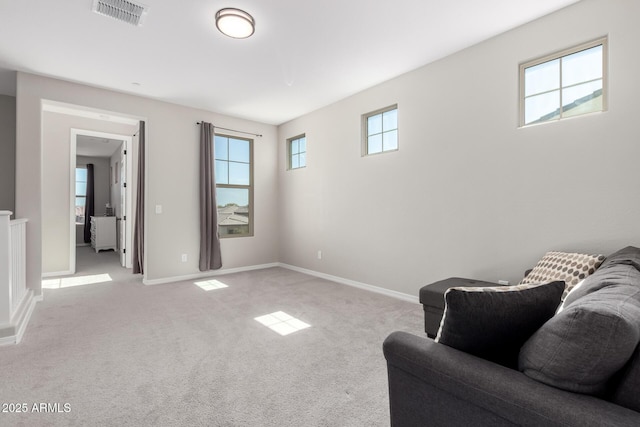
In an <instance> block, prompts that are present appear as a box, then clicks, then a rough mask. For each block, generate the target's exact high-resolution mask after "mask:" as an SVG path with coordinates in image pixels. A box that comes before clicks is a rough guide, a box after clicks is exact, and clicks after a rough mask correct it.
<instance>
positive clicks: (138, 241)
mask: <svg viewBox="0 0 640 427" xmlns="http://www.w3.org/2000/svg"><path fill="white" fill-rule="evenodd" d="M144 145H145V129H144V122H143V121H140V130H139V131H138V193H137V195H136V213H135V221H134V223H133V227H134V228H133V255H132V256H133V274H138V273H140V274H142V273H144V169H145V162H144V151H145V148H144Z"/></svg>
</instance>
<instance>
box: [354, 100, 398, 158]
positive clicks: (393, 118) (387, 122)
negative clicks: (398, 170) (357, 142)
mask: <svg viewBox="0 0 640 427" xmlns="http://www.w3.org/2000/svg"><path fill="white" fill-rule="evenodd" d="M362 118H363V129H364V132H363V133H364V144H363V145H364V154H365V155H368V154H378V153H383V152H385V151H393V150H397V149H398V106H397V105H393V106H391V107H387V108H384V109H382V110H378V111H374V112H372V113H369V114H365V115H364V116H362Z"/></svg>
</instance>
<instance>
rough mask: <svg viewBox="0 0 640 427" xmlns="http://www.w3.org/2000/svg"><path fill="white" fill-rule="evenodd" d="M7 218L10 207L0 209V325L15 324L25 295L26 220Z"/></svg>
mask: <svg viewBox="0 0 640 427" xmlns="http://www.w3.org/2000/svg"><path fill="white" fill-rule="evenodd" d="M10 218H11V212H10V211H0V329H2V327H5V328H6V327H11V326H12V325H14V324H15V321H16V314H17V313H18V310H19V309H21V308H22V305H23V304H22V303H23V302H24V301H23V300H24V298H25V297H26V296H27V287H26V246H25V238H26V229H27V226H26V225H27V220H26V219H16V220H11V219H10Z"/></svg>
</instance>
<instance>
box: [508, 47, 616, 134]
mask: <svg viewBox="0 0 640 427" xmlns="http://www.w3.org/2000/svg"><path fill="white" fill-rule="evenodd" d="M606 57H607V40H606V39H600V40H596V41H594V42H591V43H587V44H583V45H580V46H577V47H575V48H572V49H568V50H565V51H562V52H560V53H557V54H554V55H550V56H547V57H544V58H540V59H537V60H535V61H530V62H527V63H525V64H521V65H520V125H521V126H524V125H532V124H537V123H544V122H548V121H552V120H560V119H564V118H567V117H573V116H578V115H581V114H586V113H592V112H596V111H604V110H605V109H606V93H605V91H606V86H607V85H606Z"/></svg>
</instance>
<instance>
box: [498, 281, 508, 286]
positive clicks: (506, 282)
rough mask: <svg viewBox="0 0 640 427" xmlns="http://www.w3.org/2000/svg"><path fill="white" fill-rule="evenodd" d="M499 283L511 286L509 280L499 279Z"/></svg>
mask: <svg viewBox="0 0 640 427" xmlns="http://www.w3.org/2000/svg"><path fill="white" fill-rule="evenodd" d="M498 284H500V285H503V286H509V281H508V280H498Z"/></svg>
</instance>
